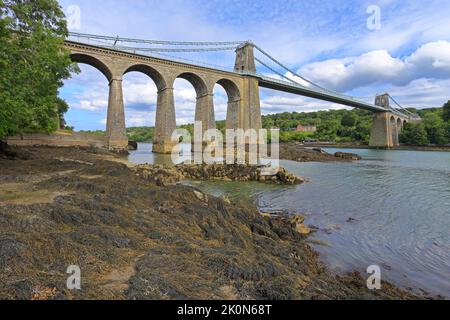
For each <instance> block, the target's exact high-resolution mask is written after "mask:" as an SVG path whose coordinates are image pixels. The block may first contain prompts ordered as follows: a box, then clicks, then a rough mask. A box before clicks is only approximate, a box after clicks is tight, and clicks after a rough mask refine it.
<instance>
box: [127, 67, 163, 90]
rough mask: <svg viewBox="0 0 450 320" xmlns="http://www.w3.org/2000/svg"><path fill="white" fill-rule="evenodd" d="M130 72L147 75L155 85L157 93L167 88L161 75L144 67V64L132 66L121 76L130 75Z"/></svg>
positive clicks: (150, 68)
mask: <svg viewBox="0 0 450 320" xmlns="http://www.w3.org/2000/svg"><path fill="white" fill-rule="evenodd" d="M130 72H141V73H143V74H145V75H147V76H148V77H149V78H150V79H152V80H153V82H154V83H155V84H156V87H157V88H158V91H161V90H164V89H165V88H167V82H166V80H165V79H164V77H163V75H162V74H161V73H160V72H159V71H158V70H156V69H154V68H152V67H150V66H149V65H145V64H135V65H132V66H130V67H128V68H127V69H126V70H125V71H124V73H123V75H126V74H127V73H130Z"/></svg>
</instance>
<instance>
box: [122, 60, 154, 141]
mask: <svg viewBox="0 0 450 320" xmlns="http://www.w3.org/2000/svg"><path fill="white" fill-rule="evenodd" d="M122 84H123V97H124V111H125V124H126V128H127V135H128V137H129V139H130V140H131V141H136V142H138V143H139V142H150V141H152V140H153V138H154V128H152V127H154V126H155V124H156V108H157V96H158V91H159V89H158V83H157V82H155V81H154V80H153V78H151V77H150V79H149V76H148V75H147V74H144V73H143V72H142V71H141V70H135V69H134V68H132V69H128V70H127V71H126V72H125V73H124V76H123V81H122ZM159 84H161V83H159Z"/></svg>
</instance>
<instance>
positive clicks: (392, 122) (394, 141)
mask: <svg viewBox="0 0 450 320" xmlns="http://www.w3.org/2000/svg"><path fill="white" fill-rule="evenodd" d="M390 126H391V137H392V144H393V146H394V147H395V146H398V145H399V140H398V128H397V121H396V120H395V118H394V116H392V117H391V119H390Z"/></svg>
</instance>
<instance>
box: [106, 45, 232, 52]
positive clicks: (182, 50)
mask: <svg viewBox="0 0 450 320" xmlns="http://www.w3.org/2000/svg"><path fill="white" fill-rule="evenodd" d="M108 48H110V49H115V50H121V51H144V52H212V51H231V50H236V47H217V48H134V47H126V46H108Z"/></svg>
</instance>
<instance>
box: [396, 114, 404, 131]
mask: <svg viewBox="0 0 450 320" xmlns="http://www.w3.org/2000/svg"><path fill="white" fill-rule="evenodd" d="M402 129H403V121H402V119H400V118H397V131H398V133H400V132H401V131H402Z"/></svg>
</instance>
